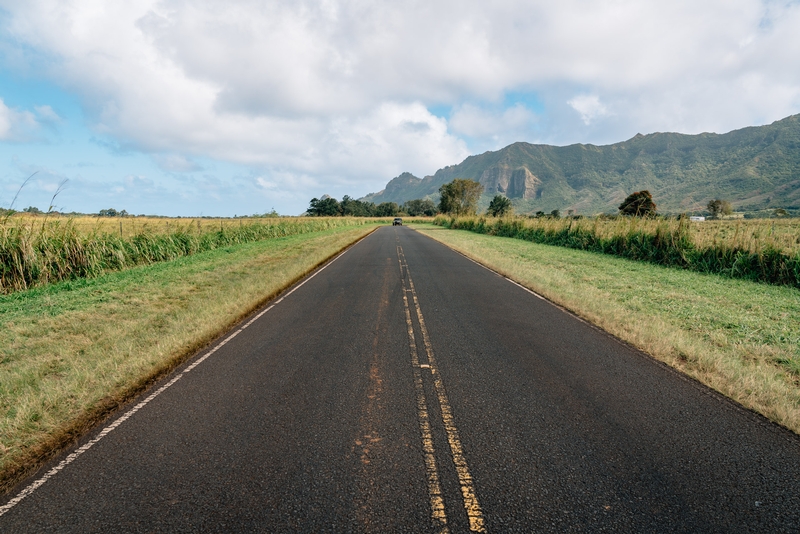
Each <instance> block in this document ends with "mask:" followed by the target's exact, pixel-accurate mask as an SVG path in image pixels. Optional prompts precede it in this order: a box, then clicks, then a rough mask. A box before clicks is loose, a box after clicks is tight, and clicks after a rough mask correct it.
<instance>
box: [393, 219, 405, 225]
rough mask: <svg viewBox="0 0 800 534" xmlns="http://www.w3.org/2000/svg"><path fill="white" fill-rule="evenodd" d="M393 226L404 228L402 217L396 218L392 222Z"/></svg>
mask: <svg viewBox="0 0 800 534" xmlns="http://www.w3.org/2000/svg"><path fill="white" fill-rule="evenodd" d="M392 226H403V219H402V218H401V217H395V218H394V220H393V221H392Z"/></svg>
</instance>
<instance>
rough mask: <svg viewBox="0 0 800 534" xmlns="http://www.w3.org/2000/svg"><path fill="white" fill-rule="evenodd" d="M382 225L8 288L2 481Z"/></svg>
mask: <svg viewBox="0 0 800 534" xmlns="http://www.w3.org/2000/svg"><path fill="white" fill-rule="evenodd" d="M375 227H376V225H374V224H370V225H359V226H355V227H353V226H351V227H340V228H335V229H332V230H327V231H323V232H316V233H307V234H302V235H295V236H290V237H285V238H278V239H270V240H266V241H258V242H253V243H248V244H244V245H237V246H231V247H226V248H222V249H217V250H213V251H209V252H204V253H200V254H196V255H193V256H188V257H183V258H180V259H178V260H174V261H170V262H162V263H158V264H154V265H149V266H143V267H136V268H133V269H129V270H126V271H122V272H114V273H108V274H106V275H103V276H101V277H98V278H94V279H81V280H75V281H69V282H62V283H59V284H54V285H50V286H45V287H42V288H37V289H34V290H28V291H22V292H17V293H13V294H10V295H2V296H0V413H2V414H3V418H2V426H0V453H2V455H1V459H0V485H3V486H5V487H6V488H7V487H8V486H9V484H10V483H11V482H13V481H14V480H18V479H19V477H20V476H21V475H22V474H24V473H25V472H26V470H27V469H28V468H29V467H30V466H31V465H33V464H36V463H37V462H40V461H41V460H42V459H44V458H46V457H47V456H48V454H49V453H50V452H51V451H53V450H55V449H56V448H58V447H59V446H61V445H63V444H65V443H66V442H68V441H69V440H71V439H72V438H73V437H74V436H76V435H78V434H79V433H80V432H81V431H82V430H83V429H85V428H87V427H88V426H90V425H92V424H94V423H96V422H97V421H98V420H99V419H101V418H102V417H104V416H105V415H106V414H108V413H109V412H110V411H112V410H113V409H115V408H116V407H117V406H119V405H120V404H121V403H122V402H124V401H125V400H126V399H129V398H130V397H131V396H132V395H133V394H135V393H137V392H139V391H141V390H142V389H143V388H144V387H145V386H146V385H147V384H148V383H150V382H151V381H152V380H154V379H155V378H156V377H158V376H161V375H163V374H164V373H165V372H167V371H169V370H170V369H172V368H174V366H175V365H177V364H178V363H180V362H181V361H183V360H185V358H186V357H187V356H188V355H190V354H192V353H193V352H194V351H196V350H198V349H199V348H200V347H202V346H203V345H205V344H207V343H208V342H210V341H211V340H213V339H214V338H215V337H216V336H218V335H220V334H222V333H223V332H225V331H226V330H227V329H228V328H229V327H230V326H231V325H232V324H234V323H235V322H236V321H238V320H240V319H242V318H243V317H244V316H246V315H247V314H248V313H250V312H251V311H252V310H253V309H255V308H256V307H258V306H259V305H261V304H262V303H264V302H265V301H266V300H267V299H269V298H271V297H272V296H274V295H275V294H277V293H278V292H280V291H281V290H282V289H284V288H285V287H287V285H289V284H291V283H292V282H293V281H295V280H297V279H299V278H300V277H301V276H303V275H304V274H305V273H307V272H308V271H309V270H311V269H313V268H314V267H315V266H316V265H318V264H319V263H320V262H322V261H324V260H325V259H327V258H329V257H330V256H332V255H333V254H335V253H336V252H338V251H339V250H341V249H342V248H344V247H346V246H348V245H349V244H351V243H352V242H354V241H355V240H357V239H359V238H361V237H363V236H364V235H366V234H368V233H369V232H371V231H372V230H373V229H374V228H375ZM212 303H213V304H212Z"/></svg>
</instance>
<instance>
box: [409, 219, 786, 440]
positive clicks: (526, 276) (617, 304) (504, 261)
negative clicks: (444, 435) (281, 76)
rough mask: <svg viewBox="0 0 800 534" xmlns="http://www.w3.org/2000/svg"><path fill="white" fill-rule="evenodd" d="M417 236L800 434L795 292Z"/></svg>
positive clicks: (576, 253)
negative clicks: (522, 287) (503, 277)
mask: <svg viewBox="0 0 800 534" xmlns="http://www.w3.org/2000/svg"><path fill="white" fill-rule="evenodd" d="M416 228H417V229H418V230H419V231H421V232H423V233H425V234H426V235H429V236H430V237H433V238H434V239H437V240H439V241H441V242H442V243H445V244H446V245H448V246H450V247H452V248H454V249H456V250H458V251H460V252H462V253H464V254H465V255H467V256H469V257H471V258H473V259H475V260H476V261H478V262H480V263H483V264H484V265H487V266H489V267H490V268H492V269H494V270H495V271H498V272H500V273H502V274H504V275H506V276H508V277H509V278H511V279H513V280H516V281H518V282H519V283H521V284H523V285H525V286H526V287H528V288H530V289H533V290H534V291H536V292H537V293H539V294H541V295H544V296H545V297H547V298H548V299H550V300H551V301H553V302H555V303H557V304H559V305H561V306H563V307H565V308H567V309H569V310H571V311H572V312H574V313H576V314H577V315H579V316H581V317H583V318H585V319H587V320H588V321H589V322H591V323H593V324H596V325H597V326H599V327H601V328H603V329H604V330H606V331H608V332H610V333H611V334H613V335H615V336H617V337H618V338H620V339H622V340H624V341H627V342H629V343H630V344H632V345H634V346H636V347H639V348H640V349H642V350H643V351H645V352H647V353H649V354H651V355H652V356H654V357H655V358H657V359H659V360H661V361H663V362H665V363H667V364H669V365H671V366H673V367H675V368H677V369H679V370H681V371H683V372H684V373H686V374H687V375H689V376H691V377H693V378H695V379H697V380H699V381H700V382H702V383H704V384H706V385H708V386H709V387H711V388H713V389H716V390H717V391H719V392H721V393H723V394H724V395H726V396H728V397H730V398H732V399H734V400H736V401H737V402H739V403H741V404H742V405H744V406H746V407H748V408H750V409H752V410H755V411H757V412H759V413H761V414H763V415H765V416H766V417H768V418H770V419H772V420H773V421H775V422H777V423H779V424H781V425H784V426H785V427H787V428H789V429H791V430H793V431H794V432H796V433H799V434H800V291H799V290H798V289H795V288H791V287H780V286H771V285H764V284H760V283H756V282H750V281H746V280H735V279H730V278H726V277H722V276H718V275H710V274H701V273H695V272H690V271H685V270H680V269H670V268H666V267H661V266H657V265H653V264H650V263H645V262H638V261H631V260H626V259H623V258H618V257H614V256H609V255H605V254H596V253H592V252H586V251H581V250H573V249H568V248H563V247H556V246H549V245H541V244H536V243H530V242H527V241H521V240H519V239H511V238H505V237H495V236H489V235H481V234H476V233H473V232H468V231H462V230H447V229H444V228H441V227H437V226H433V225H429V226H419V227H416Z"/></svg>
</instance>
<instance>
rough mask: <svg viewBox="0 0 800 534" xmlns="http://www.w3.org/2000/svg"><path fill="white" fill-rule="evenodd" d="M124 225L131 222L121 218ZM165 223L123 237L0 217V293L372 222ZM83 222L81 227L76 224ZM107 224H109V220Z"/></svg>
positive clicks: (67, 222)
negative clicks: (215, 250)
mask: <svg viewBox="0 0 800 534" xmlns="http://www.w3.org/2000/svg"><path fill="white" fill-rule="evenodd" d="M126 222H128V224H129V225H131V224H135V222H136V221H135V220H134V221H133V222H131V221H126ZM171 222H172V226H171V227H170V220H167V221H165V225H166V226H165V227H161V226H160V225H159V226H155V225H148V224H147V222H145V223H143V224H140V225H139V227H138V228H136V227H135V226H134V233H133V234H132V235H128V236H127V237H126V236H125V235H124V232H123V222H122V221H120V227H119V228H120V231H119V233H117V232H116V231H113V230H112V231H110V232H109V227H108V226H107V225H106V226H105V227H103V226H100V225H96V226H95V227H93V228H90V229H89V231H88V232H87V231H86V230H85V225H82V224H81V223H80V221H79V220H76V219H63V220H62V219H52V220H50V221H47V220H42V221H41V222H39V221H38V220H37V218H30V217H23V218H13V219H11V218H7V219H4V220H3V221H0V293H10V292H13V291H18V290H22V289H30V288H32V287H36V286H42V285H46V284H51V283H54V282H59V281H62V280H71V279H77V278H84V277H93V276H98V275H99V274H102V273H104V272H108V271H117V270H123V269H127V268H130V267H133V266H136V265H148V264H152V263H157V262H160V261H169V260H173V259H175V258H180V257H183V256H190V255H192V254H197V253H199V252H204V251H208V250H214V249H218V248H220V247H226V246H230V245H238V244H242V243H251V242H254V241H262V240H264V239H274V238H277V237H285V236H289V235H297V234H305V233H309V232H317V231H320V230H327V229H329V228H339V227H349V226H354V225H359V224H372V223H373V222H372V221H369V220H367V219H363V218H352V217H346V218H342V217H337V218H331V217H314V218H291V219H279V218H274V219H273V218H270V219H260V220H248V222H247V224H245V223H244V221H243V220H240V221H239V224H230V221H227V224H223V223H222V222H220V224H219V225H216V224H215V225H213V226H211V227H209V226H208V225H206V226H205V228H204V227H203V225H202V224H201V223H200V221H199V220H198V221H196V224H195V221H187V220H182V219H181V220H176V219H172V220H171ZM82 226H84V228H82ZM110 228H112V229H113V226H111V227H110Z"/></svg>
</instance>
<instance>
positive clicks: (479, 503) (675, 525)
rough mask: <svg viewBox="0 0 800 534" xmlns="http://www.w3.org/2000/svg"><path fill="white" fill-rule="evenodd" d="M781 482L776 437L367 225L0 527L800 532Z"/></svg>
mask: <svg viewBox="0 0 800 534" xmlns="http://www.w3.org/2000/svg"><path fill="white" fill-rule="evenodd" d="M209 305H213V304H211V303H210V304H209ZM798 490H800V439H798V437H797V436H795V435H794V434H792V433H790V432H788V431H786V430H784V429H783V428H781V427H778V426H777V425H774V424H772V423H770V422H769V421H767V420H766V419H764V418H763V417H761V416H759V415H756V414H754V413H752V412H750V411H747V410H745V409H743V408H741V407H739V406H738V405H737V404H735V403H733V402H731V401H729V400H727V399H725V398H723V397H722V396H720V395H718V394H716V393H714V392H713V391H711V390H709V389H707V388H705V387H704V386H701V385H699V384H698V383H696V382H694V381H692V380H690V379H687V378H685V377H684V376H682V375H680V374H679V373H677V372H675V371H673V370H671V369H669V368H668V367H666V366H665V365H663V364H660V363H658V362H656V361H655V360H653V359H652V358H650V357H649V356H647V355H645V354H643V353H641V352H638V351H636V350H634V349H632V348H631V347H629V346H627V345H625V344H623V343H621V342H620V341H618V340H616V339H615V338H613V337H612V336H610V335H608V334H606V333H604V332H602V331H600V330H598V329H597V328H595V327H592V326H591V325H588V324H586V323H585V322H584V321H582V320H580V319H578V318H576V317H575V316H573V315H571V314H570V313H568V312H565V311H563V310H562V309H560V308H558V307H557V306H554V305H553V304H551V303H549V302H548V301H546V300H544V299H542V298H540V297H538V296H537V295H535V294H533V293H531V292H530V291H528V290H526V289H524V288H522V287H520V286H518V285H516V284H515V283H513V282H511V281H509V280H508V279H506V278H504V277H501V276H499V275H497V274H495V273H493V272H491V271H489V270H487V269H486V268H484V267H482V266H480V265H478V264H476V263H474V262H472V261H471V260H469V259H467V258H465V257H463V256H461V255H459V254H458V253H456V252H454V251H452V250H450V249H449V248H447V247H445V246H443V245H441V244H439V243H438V242H436V241H434V240H432V239H430V238H428V237H425V236H423V235H421V234H419V233H418V232H416V231H414V230H413V229H410V228H408V227H382V228H380V229H379V230H377V231H376V232H374V233H372V234H371V235H369V236H368V237H367V238H365V239H363V240H362V241H360V242H359V243H357V244H356V245H354V246H353V247H351V248H350V249H348V250H347V251H346V252H344V253H343V254H341V255H340V256H338V257H336V258H335V259H334V260H332V261H331V262H329V263H327V264H326V265H325V266H323V267H322V268H321V269H318V270H317V271H315V272H314V273H312V274H311V275H310V276H308V277H306V279H304V280H303V281H301V282H300V283H299V284H297V285H295V286H294V287H293V288H291V289H290V290H288V291H287V292H285V293H284V295H283V296H281V297H280V298H278V299H277V300H275V301H273V302H272V303H270V304H269V305H268V306H266V307H265V308H263V309H261V310H259V311H258V312H256V313H254V314H253V316H252V317H251V318H249V319H248V320H246V321H244V322H243V323H241V324H240V325H239V326H237V327H236V328H234V330H232V331H231V332H230V333H228V334H226V335H225V336H223V337H222V338H221V339H220V340H219V341H218V342H217V343H215V344H214V345H212V346H211V347H209V348H208V349H207V350H205V351H204V352H202V353H200V354H198V355H197V356H195V357H194V358H192V359H191V360H189V361H188V362H187V363H186V364H184V365H183V366H182V367H181V368H179V369H178V370H177V371H175V373H173V374H172V375H171V376H169V377H167V378H165V379H164V380H163V381H161V382H160V383H159V384H156V385H155V386H154V387H153V388H151V389H150V390H149V391H148V392H145V393H144V394H143V395H142V396H141V397H140V398H139V399H137V400H135V401H133V402H132V403H131V404H130V405H129V406H128V407H127V408H126V409H125V410H122V411H120V412H119V414H117V415H116V416H115V417H114V418H111V419H110V420H109V421H107V422H105V423H104V425H103V426H101V427H98V428H97V429H96V430H94V431H93V432H92V433H90V434H89V435H87V436H85V437H84V438H83V439H82V440H81V441H80V442H79V443H77V444H76V445H75V446H74V447H72V448H71V449H69V450H67V451H64V453H63V454H62V455H61V456H60V457H58V458H56V459H55V460H53V461H52V462H51V463H50V464H49V465H47V466H45V467H43V468H42V469H41V470H40V471H39V472H38V473H37V474H36V475H34V476H33V477H32V478H30V479H29V480H27V481H25V482H24V483H22V484H20V486H19V487H18V488H16V489H15V490H14V492H12V493H11V494H9V495H8V496H6V497H5V499H4V501H2V502H0V514H1V515H0V532H82V533H83V532H334V533H338V532H381V533H384V532H414V533H417V532H419V533H425V532H453V533H455V532H637V533H638V532H736V533H738V532H798V531H800V491H798Z"/></svg>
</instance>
